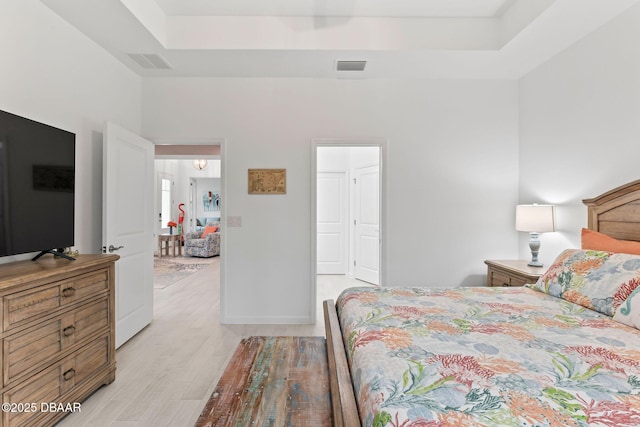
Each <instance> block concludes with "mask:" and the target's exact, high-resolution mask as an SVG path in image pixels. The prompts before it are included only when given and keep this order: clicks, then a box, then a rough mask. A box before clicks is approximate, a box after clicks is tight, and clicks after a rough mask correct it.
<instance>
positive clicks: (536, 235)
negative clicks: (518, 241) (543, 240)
mask: <svg viewBox="0 0 640 427" xmlns="http://www.w3.org/2000/svg"><path fill="white" fill-rule="evenodd" d="M555 224H556V210H555V206H553V205H538V204H535V203H534V204H533V205H518V206H516V230H518V231H528V232H529V248H530V249H531V262H529V264H527V265H530V266H531V267H542V263H541V262H540V261H538V253H539V252H540V233H547V232H550V231H556V225H555Z"/></svg>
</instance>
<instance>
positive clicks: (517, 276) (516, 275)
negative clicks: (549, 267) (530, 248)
mask: <svg viewBox="0 0 640 427" xmlns="http://www.w3.org/2000/svg"><path fill="white" fill-rule="evenodd" d="M528 262H529V261H525V260H486V261H485V262H484V263H485V264H487V286H524V285H525V284H527V283H536V282H537V281H538V278H540V276H542V274H543V273H544V272H545V270H546V268H543V267H531V266H528V265H527V263H528Z"/></svg>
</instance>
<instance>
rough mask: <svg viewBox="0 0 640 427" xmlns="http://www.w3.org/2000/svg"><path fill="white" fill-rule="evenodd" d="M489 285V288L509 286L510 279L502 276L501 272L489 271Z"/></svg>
mask: <svg viewBox="0 0 640 427" xmlns="http://www.w3.org/2000/svg"><path fill="white" fill-rule="evenodd" d="M489 275H490V285H489V286H511V277H509V276H508V275H507V274H504V273H503V272H501V271H495V270H493V271H490V272H489Z"/></svg>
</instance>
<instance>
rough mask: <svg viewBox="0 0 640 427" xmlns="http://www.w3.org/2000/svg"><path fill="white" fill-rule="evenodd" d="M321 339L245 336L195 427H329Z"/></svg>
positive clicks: (325, 355) (324, 362)
mask: <svg viewBox="0 0 640 427" xmlns="http://www.w3.org/2000/svg"><path fill="white" fill-rule="evenodd" d="M332 423H333V420H332V417H331V397H330V391H329V374H328V368H327V349H326V344H325V339H324V338H323V337H249V338H246V339H243V340H242V342H240V344H239V345H238V348H237V349H236V351H235V353H234V355H233V358H232V359H231V361H230V362H229V364H228V365H227V367H226V368H225V371H224V373H223V374H222V377H221V378H220V381H219V382H218V385H217V386H216V388H215V390H214V391H213V393H212V395H211V397H210V398H209V401H208V402H207V405H206V406H205V408H204V410H203V411H202V413H201V414H200V417H199V418H198V421H197V422H196V427H214V426H216V427H218V426H256V427H262V426H314V427H316V426H318V427H322V426H327V427H329V426H331V425H332Z"/></svg>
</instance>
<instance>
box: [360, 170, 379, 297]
mask: <svg viewBox="0 0 640 427" xmlns="http://www.w3.org/2000/svg"><path fill="white" fill-rule="evenodd" d="M354 214H355V233H354V234H355V243H354V244H355V248H354V249H355V267H354V273H355V277H356V279H359V280H363V281H365V282H369V283H373V284H374V285H379V284H380V168H379V166H378V165H375V166H367V167H363V168H357V169H356V170H355V212H354Z"/></svg>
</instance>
